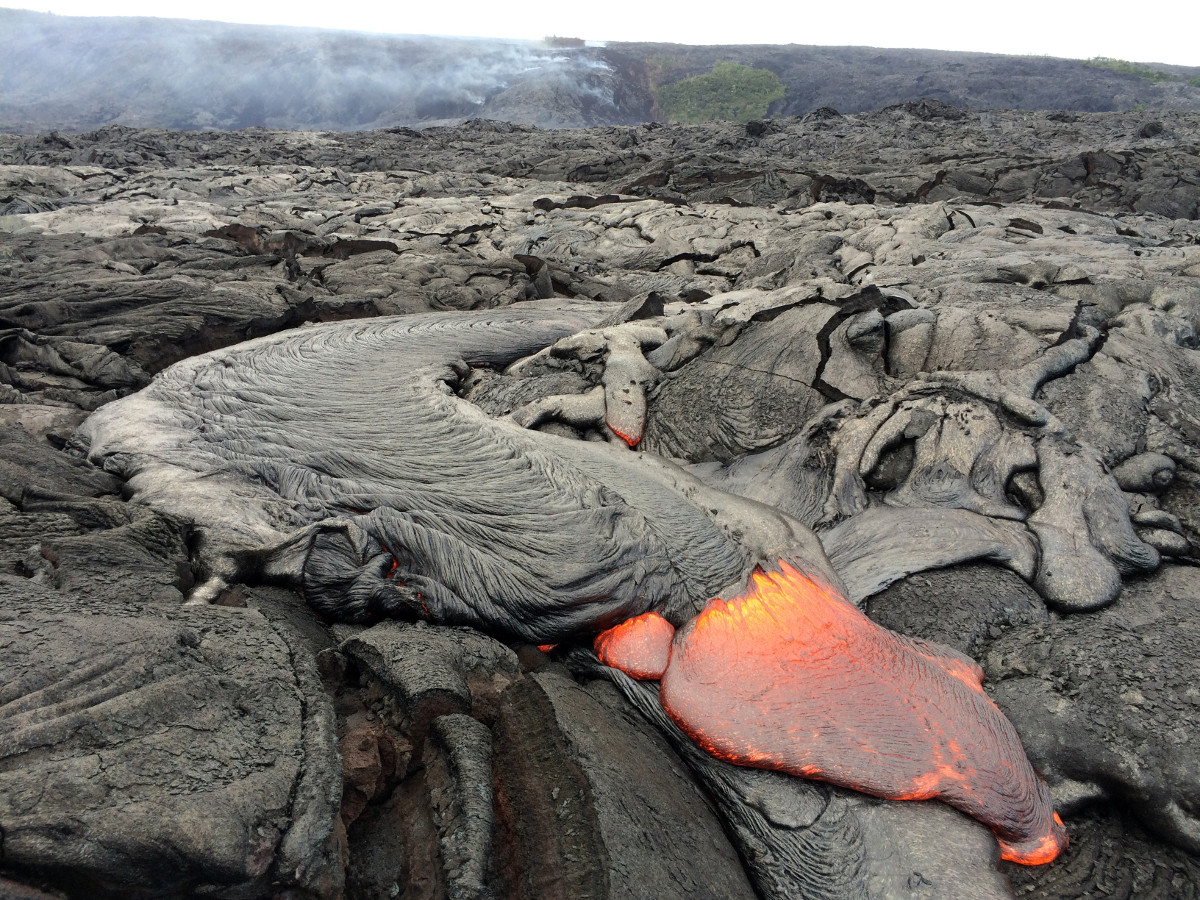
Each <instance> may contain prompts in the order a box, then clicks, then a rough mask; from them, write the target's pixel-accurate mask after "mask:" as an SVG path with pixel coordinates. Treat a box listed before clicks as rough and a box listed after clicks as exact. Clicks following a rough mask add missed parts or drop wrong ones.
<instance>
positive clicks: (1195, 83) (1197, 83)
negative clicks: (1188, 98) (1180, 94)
mask: <svg viewBox="0 0 1200 900" xmlns="http://www.w3.org/2000/svg"><path fill="white" fill-rule="evenodd" d="M1188 84H1190V85H1191V86H1192V87H1200V78H1189V79H1188Z"/></svg>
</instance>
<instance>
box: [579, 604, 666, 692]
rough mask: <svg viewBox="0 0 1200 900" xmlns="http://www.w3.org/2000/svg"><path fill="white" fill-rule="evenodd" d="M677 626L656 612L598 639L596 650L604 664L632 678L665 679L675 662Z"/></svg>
mask: <svg viewBox="0 0 1200 900" xmlns="http://www.w3.org/2000/svg"><path fill="white" fill-rule="evenodd" d="M673 637H675V626H674V625H672V624H671V623H670V622H668V621H667V620H666V619H664V618H663V617H662V616H660V615H659V614H658V613H656V612H648V613H642V614H641V615H640V616H634V617H633V618H632V619H628V620H626V621H624V622H622V623H621V624H620V625H616V626H614V627H612V628H610V629H608V631H602V632H600V634H598V635H596V639H595V641H593V642H592V648H593V649H594V650H595V651H596V656H598V657H600V662H602V663H604V664H605V665H606V666H612V667H613V668H614V669H620V670H621V671H622V672H624V673H625V674H626V675H628V676H629V677H630V678H641V679H654V678H661V677H662V674H663V672H665V671H666V669H667V661H668V660H669V659H670V658H671V639H672V638H673Z"/></svg>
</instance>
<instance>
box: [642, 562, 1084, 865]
mask: <svg viewBox="0 0 1200 900" xmlns="http://www.w3.org/2000/svg"><path fill="white" fill-rule="evenodd" d="M981 680H982V675H981V672H980V670H979V668H978V666H976V665H975V664H974V663H973V662H971V661H970V660H968V659H966V658H965V657H961V656H959V655H958V654H956V653H955V651H953V650H951V649H950V648H948V647H942V646H940V645H935V644H927V643H924V642H919V641H915V640H911V639H908V638H905V637H902V636H900V635H897V634H894V633H893V632H890V631H888V630H887V629H885V628H882V627H880V626H878V625H876V624H875V623H874V622H872V621H871V620H870V619H868V618H867V617H866V616H865V615H863V614H862V613H861V612H859V610H858V609H857V608H856V607H855V606H854V605H853V604H851V603H849V602H848V601H846V600H845V599H843V598H842V597H841V596H839V595H838V594H837V592H836V591H834V590H832V589H831V588H829V587H826V586H824V585H822V584H818V583H817V582H815V581H813V580H811V579H809V578H808V577H806V576H805V575H803V574H801V573H800V572H799V571H797V570H796V569H794V568H793V567H791V566H790V565H788V564H787V563H783V562H781V563H780V564H779V571H778V572H763V571H761V570H759V571H758V572H756V573H755V574H754V576H753V577H752V583H751V586H750V588H749V590H748V591H747V592H746V593H744V594H743V595H742V596H739V597H736V598H734V599H733V600H729V601H723V600H713V601H710V602H709V604H708V605H707V606H706V607H705V609H704V611H703V612H702V613H701V614H700V615H699V616H697V617H696V618H695V619H693V620H692V621H691V622H689V623H688V624H687V625H686V626H684V627H683V628H682V629H680V631H679V633H678V634H677V635H676V638H675V642H674V644H673V648H672V652H671V657H670V664H669V665H668V667H667V669H666V672H665V673H664V675H663V677H662V683H661V690H660V696H661V699H662V702H663V706H664V707H665V708H666V710H667V712H668V713H669V714H670V715H671V717H672V718H673V719H674V720H675V722H676V723H677V724H678V725H679V726H680V727H681V728H682V729H683V730H684V731H686V732H687V733H688V734H689V735H690V736H691V737H692V739H693V740H695V741H696V743H697V744H699V745H700V746H701V747H703V748H704V749H705V750H707V751H709V752H710V753H712V754H713V755H714V756H717V757H719V758H721V759H725V760H728V761H730V762H733V763H736V764H738V765H744V766H755V767H758V768H764V769H779V770H782V771H784V772H789V773H791V774H793V775H799V776H801V777H804V778H815V779H819V780H822V781H829V782H832V783H834V784H839V785H842V786H844V787H849V788H853V789H855V790H858V791H862V792H864V793H867V794H873V795H875V796H878V797H885V798H888V799H893V800H927V799H930V798H934V797H937V798H940V799H942V800H944V801H945V802H946V803H949V804H950V805H951V806H954V807H956V808H958V809H960V810H962V811H963V812H965V813H967V814H969V815H971V816H973V817H974V818H976V819H978V820H979V821H981V822H983V823H985V824H986V825H987V826H988V827H990V828H991V829H992V831H993V832H994V833H995V834H996V836H997V838H998V839H999V841H1000V847H1001V851H1002V855H1003V856H1004V858H1005V859H1008V860H1012V861H1014V862H1018V863H1025V864H1027V865H1037V864H1040V863H1046V862H1049V861H1050V860H1052V859H1054V857H1055V856H1057V855H1058V853H1059V851H1060V850H1061V849H1062V848H1063V847H1065V846H1066V843H1067V836H1066V831H1065V829H1064V828H1063V826H1062V822H1061V820H1060V819H1059V818H1058V816H1057V815H1056V814H1055V812H1054V810H1053V807H1052V805H1051V802H1050V792H1049V789H1048V788H1047V787H1046V784H1045V782H1043V781H1042V780H1041V778H1039V777H1038V775H1037V773H1035V772H1034V771H1033V768H1032V766H1030V764H1029V761H1028V759H1026V757H1025V751H1024V750H1023V749H1022V747H1021V742H1020V739H1019V738H1018V737H1017V733H1016V731H1015V730H1014V729H1013V727H1012V725H1011V724H1009V722H1008V720H1007V719H1005V718H1004V716H1003V715H1002V714H1001V713H1000V711H999V710H998V709H997V708H996V706H995V704H993V703H992V701H991V700H990V699H989V698H988V696H987V695H986V694H985V693H984V691H983V688H982V687H981V686H980V682H981Z"/></svg>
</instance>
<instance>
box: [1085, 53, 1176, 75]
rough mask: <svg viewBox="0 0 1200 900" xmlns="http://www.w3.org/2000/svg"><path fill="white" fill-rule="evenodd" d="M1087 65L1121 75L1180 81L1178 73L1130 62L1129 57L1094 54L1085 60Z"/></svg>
mask: <svg viewBox="0 0 1200 900" xmlns="http://www.w3.org/2000/svg"><path fill="white" fill-rule="evenodd" d="M1083 64H1084V65H1085V66H1091V67H1092V68H1093V69H1108V70H1109V71H1110V72H1116V73H1118V74H1120V75H1133V76H1134V77H1136V78H1141V79H1143V80H1145V81H1178V80H1179V76H1178V75H1172V74H1171V73H1170V72H1161V71H1159V70H1158V69H1151V68H1150V67H1149V66H1142V65H1138V64H1137V63H1134V62H1130V61H1129V60H1127V59H1112V58H1111V57H1108V56H1094V57H1092V58H1091V59H1088V60H1084V63H1083Z"/></svg>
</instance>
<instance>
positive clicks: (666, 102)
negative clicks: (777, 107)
mask: <svg viewBox="0 0 1200 900" xmlns="http://www.w3.org/2000/svg"><path fill="white" fill-rule="evenodd" d="M784 93H785V90H784V87H783V82H781V81H780V80H779V76H777V75H776V74H775V73H774V72H770V71H768V70H766V69H753V68H751V67H750V66H743V65H739V64H738V63H732V62H719V63H717V64H716V66H714V67H713V70H712V71H711V72H709V73H708V74H707V75H697V76H695V77H694V78H685V79H683V81H677V82H675V83H674V84H665V85H663V86H662V87H660V88H659V89H658V92H657V100H658V106H659V109H661V110H662V111H663V112H664V113H665V114H666V115H667V118H669V119H670V120H671V121H672V122H684V123H687V124H690V125H695V124H698V123H700V122H715V121H733V122H749V121H750V120H751V119H761V118H762V117H763V116H765V115H766V114H767V107H768V106H770V105H771V103H772V102H774V101H775V100H780V99H782V98H783V95H784Z"/></svg>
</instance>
